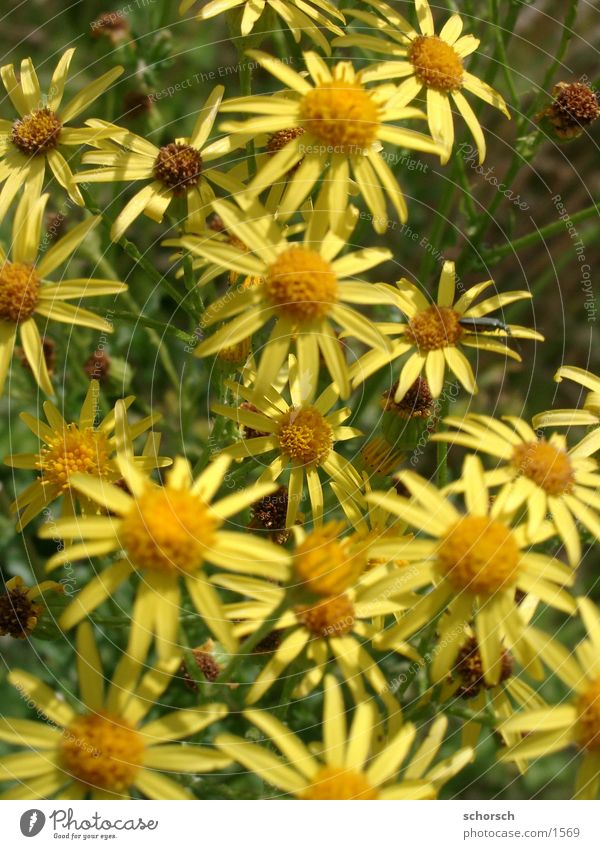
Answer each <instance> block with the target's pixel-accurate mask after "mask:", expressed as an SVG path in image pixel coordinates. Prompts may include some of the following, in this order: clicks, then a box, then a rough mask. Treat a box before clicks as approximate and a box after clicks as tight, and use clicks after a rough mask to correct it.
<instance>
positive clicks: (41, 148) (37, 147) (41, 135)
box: [10, 108, 62, 156]
mask: <svg viewBox="0 0 600 849" xmlns="http://www.w3.org/2000/svg"><path fill="white" fill-rule="evenodd" d="M61 129H62V124H61V122H60V120H59V118H58V116H57V115H55V114H54V112H52V110H51V109H47V108H44V109H36V110H35V111H34V112H30V113H29V115H25V116H24V117H23V118H17V120H16V121H14V122H13V125H12V130H11V133H10V138H11V141H12V143H13V144H14V145H15V146H16V147H18V148H19V150H20V151H21V152H22V153H25V154H27V156H38V155H40V154H44V153H46V151H48V150H51V149H52V148H54V147H56V145H57V144H58V140H59V137H60V131H61Z"/></svg>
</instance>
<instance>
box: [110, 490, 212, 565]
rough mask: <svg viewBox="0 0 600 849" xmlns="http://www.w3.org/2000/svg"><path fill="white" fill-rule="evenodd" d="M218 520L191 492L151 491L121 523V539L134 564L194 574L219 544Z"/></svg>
mask: <svg viewBox="0 0 600 849" xmlns="http://www.w3.org/2000/svg"><path fill="white" fill-rule="evenodd" d="M216 528H217V520H216V519H215V517H214V516H212V515H211V514H210V512H209V508H208V505H206V504H205V503H204V501H202V499H201V498H199V497H198V496H197V495H193V494H192V493H191V492H188V491H182V490H177V489H169V488H168V487H163V488H157V489H151V490H149V491H148V492H146V493H144V494H143V495H142V496H140V498H138V499H137V501H136V503H135V505H134V507H133V509H132V510H131V512H130V513H129V514H128V515H127V516H125V518H124V519H123V520H122V522H121V528H120V531H119V538H120V541H121V544H122V546H123V548H124V549H125V550H126V551H127V554H128V555H129V557H130V559H131V561H132V563H133V564H134V565H135V566H137V567H138V568H140V569H150V570H152V571H156V572H163V573H165V572H166V573H171V574H172V573H176V572H185V573H193V572H195V571H196V570H197V569H199V568H200V566H201V565H202V563H203V562H204V558H205V555H206V552H207V550H208V549H209V548H210V546H212V545H214V542H215V531H216Z"/></svg>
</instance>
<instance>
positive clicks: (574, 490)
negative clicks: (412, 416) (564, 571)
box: [432, 414, 600, 566]
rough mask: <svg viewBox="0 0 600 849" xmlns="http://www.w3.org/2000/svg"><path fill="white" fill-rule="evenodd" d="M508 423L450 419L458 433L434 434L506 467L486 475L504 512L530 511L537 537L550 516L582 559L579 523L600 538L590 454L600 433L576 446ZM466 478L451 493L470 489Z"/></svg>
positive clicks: (571, 552) (599, 500)
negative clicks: (500, 462)
mask: <svg viewBox="0 0 600 849" xmlns="http://www.w3.org/2000/svg"><path fill="white" fill-rule="evenodd" d="M503 419H504V421H505V422H506V424H504V423H503V422H502V421H498V420H497V419H494V418H492V417H491V416H482V415H475V414H469V415H467V416H465V417H464V418H459V417H454V416H449V417H448V418H447V419H445V420H444V421H445V423H446V424H447V425H449V426H450V427H454V428H456V430H447V431H443V432H440V433H437V434H434V435H433V436H432V439H433V440H434V441H437V442H451V443H454V444H457V445H463V446H466V447H467V448H471V449H473V450H475V451H480V452H482V453H484V454H488V455H490V456H491V457H494V458H495V459H497V460H500V461H504V463H505V465H496V467H495V468H494V469H493V470H492V471H489V472H486V473H485V481H486V484H487V485H488V486H490V487H492V486H493V487H495V486H501V487H502V489H501V490H500V492H499V493H498V494H497V496H496V498H495V501H496V504H497V505H498V510H505V511H507V512H509V513H514V512H515V511H517V510H519V509H520V508H522V507H523V506H526V507H527V513H528V518H527V532H528V533H529V534H530V536H531V537H532V538H533V537H535V535H536V533H537V531H538V528H539V527H540V525H541V524H542V523H543V522H544V521H545V518H546V516H547V515H550V517H551V519H552V523H553V525H554V528H555V531H556V533H557V534H558V535H559V536H560V538H561V540H562V541H563V543H564V545H565V549H566V551H567V554H568V557H569V560H570V562H571V564H572V565H574V566H577V565H578V564H579V561H580V560H581V542H580V539H579V532H578V530H577V526H576V521H579V522H581V524H582V525H584V527H586V528H587V529H588V531H589V532H590V533H591V534H593V535H594V536H595V537H596V539H599V540H600V496H599V495H598V486H600V474H598V464H597V463H596V461H595V460H593V459H591V457H590V454H592V453H594V452H595V451H597V450H598V448H600V429H599V430H596V431H595V432H594V433H592V434H590V435H588V436H586V437H584V438H583V439H582V440H580V441H579V442H578V443H576V444H575V445H573V447H572V448H569V447H568V446H567V443H566V440H565V438H564V436H559V435H558V434H556V433H555V434H552V436H551V437H550V439H545V438H543V437H539V436H538V435H537V434H536V432H535V431H534V430H533V429H532V428H531V427H530V426H529V425H528V424H527V422H525V421H523V419H519V418H517V417H516V416H504V417H503ZM465 486H466V481H465V480H464V479H463V480H461V481H458V482H457V483H456V484H451V486H450V487H449V488H448V491H449V492H458V491H460V490H462V489H464V488H465Z"/></svg>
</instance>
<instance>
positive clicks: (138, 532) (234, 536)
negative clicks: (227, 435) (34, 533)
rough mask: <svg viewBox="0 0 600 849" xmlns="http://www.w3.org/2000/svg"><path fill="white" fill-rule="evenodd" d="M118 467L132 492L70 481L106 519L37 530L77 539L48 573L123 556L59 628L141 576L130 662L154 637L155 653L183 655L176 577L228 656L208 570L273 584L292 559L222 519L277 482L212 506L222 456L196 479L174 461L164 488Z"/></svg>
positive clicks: (227, 634)
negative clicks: (82, 562) (89, 560)
mask: <svg viewBox="0 0 600 849" xmlns="http://www.w3.org/2000/svg"><path fill="white" fill-rule="evenodd" d="M117 462H118V464H119V468H120V470H121V474H122V476H123V478H124V480H125V483H126V484H127V486H128V488H129V492H131V493H132V494H131V495H130V494H129V493H127V492H125V491H124V490H123V489H121V488H119V487H117V486H115V485H114V484H111V483H109V482H108V481H106V480H103V479H102V478H97V477H92V476H91V475H83V474H74V475H72V476H71V486H73V487H74V488H76V489H78V490H79V491H80V492H81V493H83V495H85V496H87V497H88V498H90V499H91V500H92V501H95V502H96V503H97V504H99V505H100V506H101V507H104V508H105V509H106V510H107V511H110V513H111V515H109V516H93V517H91V516H90V517H77V516H76V517H74V518H72V519H59V520H58V521H56V522H52V524H50V525H46V526H44V527H42V529H41V531H40V536H41V537H43V538H45V539H52V538H54V537H56V536H57V535H61V536H63V538H68V539H78V540H81V542H79V543H76V544H74V545H66V546H65V548H64V549H63V550H62V551H59V552H58V553H57V554H56V555H54V557H52V558H51V559H50V561H49V562H48V569H49V570H51V569H54V568H56V567H57V566H60V565H61V564H63V563H67V562H72V561H73V560H77V559H81V558H84V557H85V558H91V557H96V556H101V555H107V554H111V553H112V552H121V555H120V557H119V558H118V560H117V561H116V562H114V563H112V564H111V565H110V566H107V567H106V568H105V569H102V570H100V571H98V573H97V574H96V577H94V578H93V579H92V580H91V581H90V582H89V583H88V584H87V585H86V586H85V587H84V588H83V589H82V590H80V591H79V592H78V593H77V596H76V597H75V598H74V599H73V601H72V602H71V604H70V605H69V606H68V607H67V609H66V610H65V611H64V613H63V614H62V615H61V617H60V619H59V625H60V626H61V627H62V628H64V629H65V630H66V629H69V628H72V627H73V626H74V625H76V624H77V623H78V622H80V621H81V620H82V619H83V618H84V617H85V616H87V615H88V614H89V613H91V612H92V611H93V610H95V609H96V607H97V606H98V605H99V604H100V603H101V602H103V601H104V600H105V599H106V598H107V597H108V596H109V595H110V594H111V593H113V592H114V591H115V590H116V589H117V588H118V587H119V586H121V584H123V583H124V582H125V581H127V579H128V578H129V576H130V575H131V574H133V573H136V572H137V573H138V574H139V576H140V583H139V585H138V587H137V590H136V598H135V602H134V604H133V610H132V614H131V631H130V640H129V647H128V653H129V655H130V656H131V657H132V658H133V659H136V660H138V661H140V662H141V661H143V660H144V658H145V657H146V656H147V653H148V649H149V647H150V643H151V642H152V638H153V636H156V645H157V651H158V655H159V657H161V658H167V657H170V656H172V655H173V654H174V653H176V652H178V651H179V648H178V645H179V644H178V633H179V614H180V611H181V590H180V583H181V580H183V581H184V583H185V586H186V589H187V592H188V594H189V596H190V598H191V600H192V603H193V604H194V606H195V608H196V609H197V610H198V612H199V613H200V615H201V616H202V617H203V619H204V621H205V623H206V626H207V628H209V629H210V630H211V631H212V633H213V634H214V636H215V637H216V638H217V639H218V640H220V642H221V643H223V645H224V646H225V647H226V648H227V649H228V650H229V651H234V650H235V648H236V640H235V638H234V637H233V634H232V630H231V626H230V625H229V623H227V622H226V621H225V615H224V613H223V611H222V608H221V603H220V600H219V597H218V595H217V593H216V592H215V589H214V587H213V586H212V585H211V584H210V583H209V582H208V578H207V576H206V573H205V564H206V563H211V564H213V565H215V566H220V567H223V568H225V569H232V570H235V571H236V572H238V573H241V574H245V573H250V574H258V575H261V576H264V577H267V578H269V579H270V580H282V579H284V578H285V577H286V576H287V573H288V567H287V563H288V555H287V554H286V553H285V552H284V551H283V550H282V548H281V546H277V545H275V544H274V543H271V542H269V541H267V540H262V539H258V538H257V537H256V536H253V535H252V534H249V533H244V534H242V533H238V532H236V531H229V530H223V528H222V525H223V524H224V522H225V521H226V520H227V519H229V518H230V517H231V516H233V515H234V514H236V513H238V512H239V511H240V510H243V509H244V508H245V507H248V506H249V505H250V504H251V503H252V502H253V501H255V500H256V498H260V497H261V495H266V494H267V493H269V492H273V490H274V489H276V486H275V484H268V483H265V484H252V485H251V486H249V487H248V488H246V489H242V490H240V491H238V492H235V493H233V494H232V495H230V496H227V497H226V498H223V499H221V500H220V501H217V502H216V503H212V499H213V496H214V495H215V493H216V492H217V490H218V489H219V487H220V486H221V483H222V481H223V477H224V475H225V473H226V471H227V468H228V466H229V463H230V461H229V459H228V458H226V457H221V458H219V459H217V460H215V462H213V463H211V464H210V465H209V466H208V467H207V468H206V469H205V471H204V472H203V473H202V474H201V475H200V476H199V477H198V478H197V479H196V480H193V478H192V473H191V469H190V465H189V463H188V462H187V460H184V459H183V458H182V457H178V458H177V459H176V460H175V462H174V465H173V468H172V469H171V470H170V471H169V472H168V473H167V475H166V484H165V485H164V486H158V485H157V484H155V483H154V482H153V481H152V480H151V479H150V478H149V476H147V475H143V474H142V473H141V472H140V471H139V470H138V469H136V468H135V467H134V466H133V465H132V464H131V463H130V462H129V461H128V460H126V459H125V458H123V457H118V459H117Z"/></svg>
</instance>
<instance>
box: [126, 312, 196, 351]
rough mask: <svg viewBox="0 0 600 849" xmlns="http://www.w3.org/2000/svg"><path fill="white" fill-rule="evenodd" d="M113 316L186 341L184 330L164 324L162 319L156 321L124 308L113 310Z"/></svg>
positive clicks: (187, 339) (186, 335)
mask: <svg viewBox="0 0 600 849" xmlns="http://www.w3.org/2000/svg"><path fill="white" fill-rule="evenodd" d="M113 317H114V318H119V319H121V320H122V321H126V322H128V323H129V324H141V325H142V327H147V328H150V329H153V330H160V331H161V333H168V334H169V336H173V337H174V338H175V339H179V341H180V342H185V343H188V342H189V339H190V334H189V333H186V332H185V331H184V330H179V329H178V328H177V327H172V326H171V325H170V324H164V322H162V321H157V320H156V319H155V318H148V316H145V315H140V314H139V313H134V312H127V311H126V310H116V311H114V312H113Z"/></svg>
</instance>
